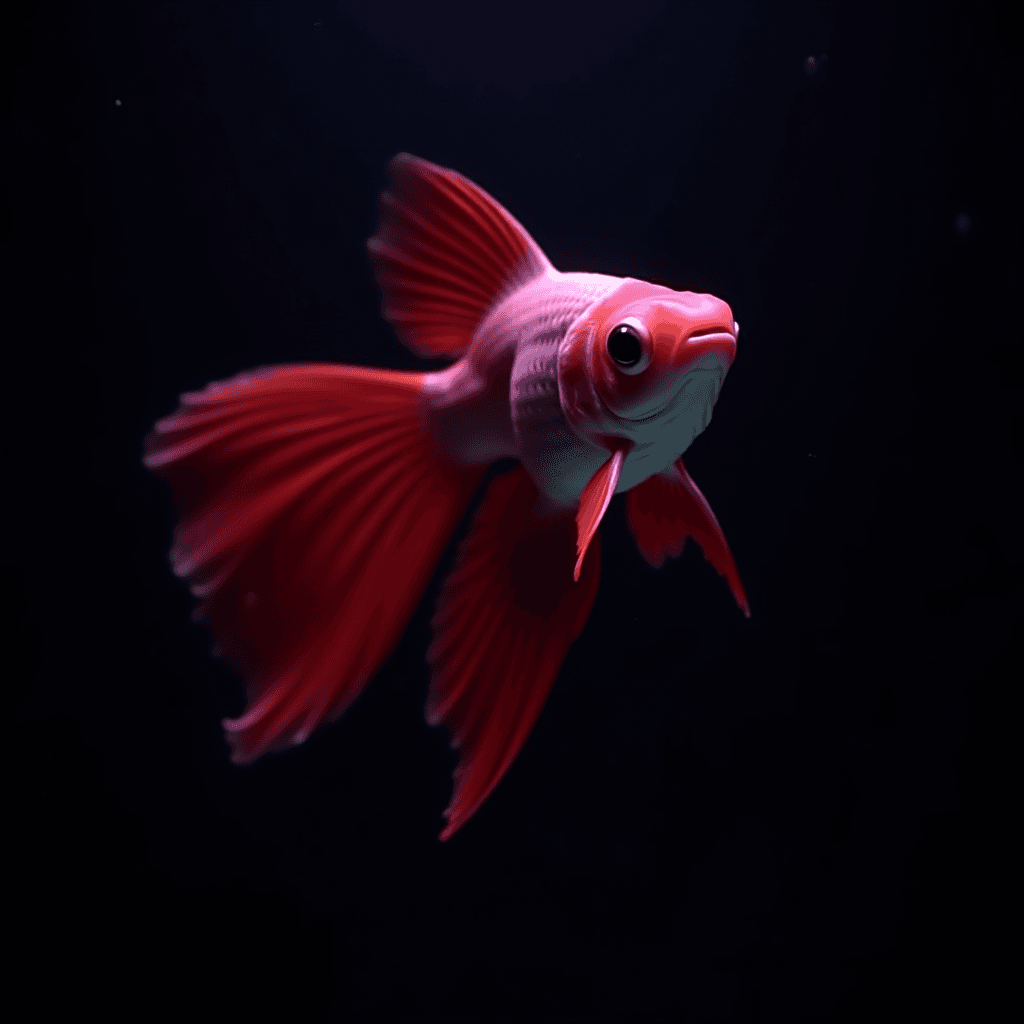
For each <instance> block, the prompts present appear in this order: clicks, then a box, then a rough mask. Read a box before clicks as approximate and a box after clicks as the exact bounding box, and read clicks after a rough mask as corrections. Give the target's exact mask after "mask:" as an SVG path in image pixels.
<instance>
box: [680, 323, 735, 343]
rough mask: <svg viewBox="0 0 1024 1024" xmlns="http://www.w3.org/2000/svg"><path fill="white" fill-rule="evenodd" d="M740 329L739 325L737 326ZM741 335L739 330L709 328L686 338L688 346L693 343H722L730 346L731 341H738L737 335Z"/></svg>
mask: <svg viewBox="0 0 1024 1024" xmlns="http://www.w3.org/2000/svg"><path fill="white" fill-rule="evenodd" d="M736 327H737V328H739V324H736ZM738 333H739V331H738V330H736V331H732V330H730V329H729V328H728V327H709V328H707V329H706V330H701V331H694V332H693V334H688V335H687V336H686V344H687V345H688V344H689V343H690V342H691V341H720V342H724V343H725V344H728V343H729V342H730V341H732V342H735V341H736V335H737V334H738Z"/></svg>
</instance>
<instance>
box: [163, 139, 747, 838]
mask: <svg viewBox="0 0 1024 1024" xmlns="http://www.w3.org/2000/svg"><path fill="white" fill-rule="evenodd" d="M388 170H389V178H388V185H387V189H386V191H384V192H383V193H382V195H381V205H380V219H379V222H378V227H377V229H376V233H375V234H374V235H373V237H371V238H370V239H369V240H368V242H367V248H368V252H369V257H370V259H371V261H372V264H373V268H374V271H375V275H376V279H377V282H378V285H379V287H380V290H381V293H382V296H383V302H382V307H381V311H382V315H383V317H384V319H385V320H386V321H387V322H388V323H389V324H390V325H391V326H392V327H393V329H394V331H395V332H396V334H397V336H398V338H399V340H400V341H401V342H402V343H403V344H404V345H405V346H406V347H407V348H408V349H410V350H411V351H412V352H413V353H415V354H416V355H418V356H420V357H422V358H424V359H434V360H435V365H436V364H437V362H440V363H442V365H443V368H442V369H439V370H430V371H427V370H424V371H410V370H386V369H376V368H370V367H359V366H347V365H341V364H334V363H292V364H284V365H273V366H264V367H260V368H256V369H253V370H250V371H246V372H243V373H240V374H238V375H237V376H235V377H232V378H231V379H228V380H224V381H217V382H213V383H211V384H209V385H208V386H206V387H205V388H204V389H202V390H200V391H195V392H186V393H184V394H182V395H181V396H180V400H179V405H178V407H177V409H176V410H175V411H174V412H173V413H172V414H170V415H169V416H167V417H165V418H163V419H161V420H159V421H157V422H156V424H155V426H154V428H153V430H152V431H151V433H150V434H149V435H148V436H147V437H146V439H145V441H144V457H143V462H144V464H145V465H146V466H147V467H148V468H149V469H150V470H152V471H153V472H154V473H156V474H157V475H158V476H159V477H160V478H161V479H163V480H164V481H165V482H166V485H167V487H168V489H169V490H170V492H171V496H172V498H173V501H174V506H175V515H176V525H175V529H174V541H173V546H172V548H171V552H170V562H171V567H172V570H173V572H174V573H175V574H176V575H177V576H179V577H181V578H182V579H184V580H186V581H188V583H189V585H190V589H191V592H192V594H193V595H194V596H195V598H197V599H198V604H197V606H196V608H195V611H194V613H193V618H194V619H195V620H196V621H198V622H201V623H203V624H204V625H205V626H206V627H207V628H208V629H209V631H210V633H211V634H212V636H213V639H214V648H213V653H214V655H216V656H219V657H221V658H222V659H224V661H225V662H226V663H228V664H229V665H230V666H231V667H232V668H233V669H234V670H235V671H236V672H237V673H238V674H239V675H240V676H241V677H242V680H243V681H244V684H245V689H246V705H245V708H244V710H243V712H242V713H241V714H240V715H238V716H237V717H227V718H224V719H223V721H222V726H223V728H224V732H225V737H226V740H227V743H228V745H229V746H230V749H231V760H232V761H233V762H235V763H236V764H248V763H251V762H252V761H255V760H256V759H257V758H259V757H261V756H262V755H264V754H266V753H268V752H270V751H279V750H284V749H287V748H289V747H293V746H297V745H299V744H302V743H303V742H304V741H305V740H306V739H307V738H308V737H309V736H310V735H311V733H313V732H314V730H317V729H318V728H320V727H321V726H324V725H326V724H327V723H329V722H333V721H336V720H337V719H338V718H340V717H341V715H343V714H344V712H345V711H346V710H347V709H348V708H349V707H350V706H351V705H352V703H353V701H354V700H355V699H356V698H357V697H358V696H359V695H360V694H361V693H362V692H363V690H364V689H365V687H366V686H367V684H368V683H369V682H370V681H371V680H372V679H373V677H374V676H375V675H376V674H377V673H378V671H379V670H380V668H381V667H382V665H383V664H384V662H385V661H386V660H387V658H388V657H389V656H390V655H391V653H392V652H393V650H394V648H395V647H396V645H397V643H398V641H399V640H400V638H401V636H402V634H403V633H404V631H405V629H406V627H407V625H408V623H409V620H410V618H411V617H412V614H413V612H414V611H415V609H416V607H417V606H418V604H419V602H420V601H421V600H422V598H423V595H424V593H425V591H426V589H427V587H428V585H429V583H430V580H431V578H432V577H433V574H434V573H435V571H436V569H437V567H438V565H439V563H440V561H441V559H442V557H443V556H444V554H445V552H446V550H447V548H448V545H449V544H450V542H451V540H452V538H453V536H454V535H455V533H456V531H457V530H458V528H459V526H460V524H462V523H463V520H464V519H465V517H466V516H467V514H468V513H469V512H470V509H471V506H472V505H473V502H474V498H475V497H476V496H477V495H478V492H479V491H480V489H481V486H482V484H483V483H484V482H485V480H486V479H487V477H488V471H489V469H490V467H492V466H493V465H494V464H495V463H499V462H501V461H502V460H516V462H515V464H514V466H513V467H512V468H510V469H508V470H507V471H505V472H497V473H492V474H491V479H490V481H489V483H488V486H487V488H486V490H485V491H484V493H483V496H482V497H480V498H479V500H478V503H477V505H476V507H475V511H473V512H472V515H471V516H470V519H469V526H468V533H466V535H465V538H464V539H463V540H461V541H460V543H459V545H458V546H457V548H456V551H455V557H454V564H453V568H452V569H451V572H450V573H449V575H448V576H447V578H446V579H445V580H444V581H443V582H442V583H441V585H440V592H439V596H438V600H437V605H436V610H435V614H434V616H433V619H432V623H431V626H432V640H431V642H430V645H429V647H428V650H427V653H426V661H427V663H428V665H429V669H430V682H429V685H428V690H427V701H426V709H425V716H426V721H427V723H428V724H429V725H431V726H444V727H445V728H446V729H447V730H448V733H449V734H450V737H451V747H452V748H453V749H454V750H456V751H457V752H458V764H457V766H456V768H455V770H454V774H453V790H452V797H451V800H450V802H449V805H448V807H447V808H446V809H445V811H444V813H443V817H444V820H445V825H444V827H443V829H442V831H441V833H440V836H439V838H440V839H441V840H442V841H445V840H447V839H450V838H451V837H452V836H453V835H454V834H455V833H456V832H457V831H459V829H461V828H462V827H463V826H464V825H465V824H466V822H467V821H468V820H469V819H470V818H471V817H472V816H473V815H474V814H475V813H476V812H477V811H478V810H479V809H480V807H481V805H482V804H483V803H484V801H485V800H486V799H487V798H488V797H489V796H490V794H491V793H492V792H493V790H494V788H495V786H497V784H498V782H499V781H500V780H501V778H502V777H503V776H504V775H505V773H506V772H507V771H508V769H509V767H510V766H511V764H512V762H513V761H514V760H515V758H516V756H517V755H518V754H519V752H520V750H521V749H522V747H523V744H524V743H525V742H526V739H527V737H528V736H529V734H530V732H531V730H532V729H533V726H534V724H535V723H536V721H537V719H538V716H539V715H540V712H541V709H542V708H543V706H544V704H545V702H546V700H547V698H548V695H549V693H550V691H551V688H552V686H553V684H554V681H555V678H556V677H557V675H558V673H559V671H560V669H561V667H562V664H563V662H564V660H565V658H566V655H567V653H568V650H569V648H570V646H571V645H572V644H573V643H574V641H575V640H576V639H577V638H578V637H579V636H580V634H581V633H582V631H583V628H584V625H585V624H586V622H587V619H588V616H589V615H590V612H591V609H592V607H593V605H594V601H595V598H596V595H597V590H598V581H599V577H600V572H601V543H600V533H599V530H598V527H599V524H600V522H601V520H602V518H603V516H604V515H605V513H606V511H607V509H608V506H609V503H610V501H611V499H612V497H613V496H614V495H615V494H620V493H624V494H625V495H626V498H625V501H626V520H627V523H628V527H629V530H630V532H631V533H632V535H633V537H634V539H635V541H636V544H637V547H638V549H639V552H640V555H641V556H642V557H643V558H644V559H645V560H646V561H647V562H648V563H649V564H650V565H652V566H654V567H655V568H659V567H661V566H662V565H663V564H664V562H665V560H666V558H668V557H678V556H679V555H680V554H681V552H682V550H683V548H684V545H685V543H686V541H687V540H688V539H690V538H692V539H693V540H694V541H695V543H696V544H697V545H698V546H699V548H700V549H701V551H702V552H703V554H704V556H705V558H706V559H707V560H708V561H709V562H710V564H711V565H712V566H713V567H714V568H715V569H716V570H717V572H718V573H719V574H720V575H721V576H723V577H724V579H725V581H726V583H727V585H728V587H729V589H730V590H731V593H732V595H733V598H734V600H735V601H736V604H737V605H738V607H739V609H740V611H741V612H742V613H743V615H745V616H746V617H748V618H749V617H750V605H749V602H748V600H747V595H746V592H745V591H744V588H743V583H742V581H741V579H740V574H739V572H738V570H737V568H736V563H735V561H734V559H733V556H732V553H731V551H730V549H729V545H728V543H727V541H726V539H725V535H724V533H723V531H722V529H721V527H720V526H719V523H718V520H717V519H716V518H715V515H714V513H713V512H712V510H711V508H710V506H709V505H708V503H707V501H706V500H705V498H704V496H703V495H702V494H701V492H700V490H699V488H698V487H697V485H696V484H695V483H694V481H693V479H692V478H691V477H690V475H689V473H688V472H687V470H686V467H685V465H684V464H683V460H682V456H683V454H684V453H685V452H686V450H687V449H688V448H689V446H690V445H691V443H692V442H693V440H694V439H695V438H696V437H697V435H698V434H700V433H701V432H702V431H703V430H705V429H706V428H707V426H708V424H709V423H710V421H711V414H712V409H713V407H714V405H715V402H716V401H717V399H718V395H719V392H720V391H721V387H722V383H723V381H724V379H725V375H726V373H727V372H728V370H729V368H730V366H731V365H732V363H733V361H734V359H735V357H736V345H737V338H738V334H739V325H738V324H737V323H736V321H735V320H734V319H733V314H732V310H731V308H730V307H729V305H728V304H727V303H726V302H724V301H723V300H721V299H719V298H716V297H715V296H712V295H707V294H702V293H695V292H689V291H674V290H672V289H670V288H668V287H666V286H663V285H658V284H651V283H648V282H646V281H641V280H638V279H635V278H629V277H625V278H620V277H613V276H609V275H606V274H590V273H576V272H564V273H563V272H560V271H558V270H556V269H555V268H554V266H553V265H552V264H551V262H550V261H549V260H548V258H547V257H546V256H545V254H544V253H543V251H542V250H541V249H540V247H539V246H538V245H537V243H536V242H535V241H534V240H533V238H532V237H531V236H530V235H529V234H528V233H527V231H526V229H525V228H524V227H523V226H522V225H521V224H520V223H519V222H518V221H517V220H516V219H515V218H514V217H513V216H512V215H511V214H510V213H509V212H508V211H507V210H506V209H505V208H504V207H503V206H502V205H501V204H500V203H499V202H498V201H497V200H495V199H494V198H493V197H492V196H490V195H489V194H488V193H487V192H485V191H484V190H483V189H482V188H480V187H479V186H477V185H475V184H474V183H473V182H471V181H470V180H469V179H467V178H465V177H463V176H462V175H460V174H458V173H457V172H455V171H453V170H450V169H448V168H445V167H441V166H439V165H437V164H433V163H431V162H429V161H427V160H424V159H421V158H419V157H415V156H412V155H410V154H408V153H400V154H398V155H397V156H396V157H394V158H393V159H392V160H391V162H390V164H389V168H388ZM445 364H446V365H445Z"/></svg>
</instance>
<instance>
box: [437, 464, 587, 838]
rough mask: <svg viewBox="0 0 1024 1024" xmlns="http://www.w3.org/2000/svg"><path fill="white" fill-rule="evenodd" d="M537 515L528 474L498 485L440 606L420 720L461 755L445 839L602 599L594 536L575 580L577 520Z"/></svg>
mask: <svg viewBox="0 0 1024 1024" xmlns="http://www.w3.org/2000/svg"><path fill="white" fill-rule="evenodd" d="M537 510H538V494H537V489H536V487H535V486H534V484H533V481H531V480H530V478H529V476H528V475H527V473H526V471H525V470H524V469H522V468H519V469H515V470H513V471H512V472H510V473H506V474H505V475H504V476H500V477H498V478H497V479H495V481H494V482H493V483H492V484H491V487H490V489H489V490H488V492H487V494H486V496H485V497H484V500H483V503H482V505H481V506H480V509H479V511H478V512H477V514H476V518H475V520H474V522H473V527H472V531H471V532H470V534H469V536H468V537H467V538H466V540H465V542H464V543H463V544H462V547H461V549H460V550H459V555H458V561H457V563H456V567H455V569H454V571H453V572H452V574H451V576H450V577H449V578H448V579H447V580H446V581H445V584H444V587H443V588H442V591H441V596H440V599H439V601H438V608H437V614H436V616H435V618H434V632H435V638H434V642H433V643H432V644H431V646H430V650H429V652H428V654H427V657H428V659H429V661H430V663H431V665H432V667H433V678H432V680H431V683H430V693H429V696H428V698H427V721H428V722H429V723H430V724H431V725H437V724H439V723H441V722H444V723H445V725H447V726H448V729H449V731H450V732H451V733H452V736H453V739H452V746H453V747H454V748H456V749H458V750H459V751H460V759H459V766H458V768H457V769H456V771H455V792H454V794H453V795H452V800H451V803H450V804H449V805H448V809H447V810H446V811H445V812H444V813H445V817H446V818H447V820H448V824H447V826H446V827H445V829H444V831H443V832H442V833H441V839H442V840H444V839H448V838H450V837H451V836H452V835H454V833H455V832H457V831H458V830H459V829H460V828H461V827H462V826H463V825H464V824H465V823H466V821H468V820H469V818H470V817H472V815H473V814H474V813H475V812H476V811H477V809H478V808H479V807H480V805H481V804H482V803H483V802H484V801H485V800H486V799H487V797H488V796H489V795H490V793H491V790H493V789H494V787H495V786H496V785H497V784H498V782H499V780H500V779H501V777H502V776H503V775H504V774H505V772H506V771H507V770H508V767H509V765H511V763H512V762H513V760H514V759H515V757H516V755H517V754H518V753H519V751H520V749H521V748H522V746H523V743H525V741H526V737H527V736H528V735H529V733H530V730H531V729H532V728H533V726H534V723H535V722H536V720H537V716H538V715H539V714H540V711H541V708H542V707H543V706H544V702H545V701H546V700H547V697H548V694H549V693H550V691H551V686H552V684H553V683H554V681H555V676H556V675H557V674H558V671H559V669H560V668H561V666H562V662H563V661H564V660H565V655H566V653H567V652H568V650H569V647H570V645H571V644H572V642H573V641H574V640H575V639H576V637H578V636H579V635H580V633H581V632H582V631H583V627H584V625H585V624H586V621H587V617H588V616H589V615H590V609H591V608H592V607H593V604H594V599H595V597H596V596H597V585H598V580H599V579H600V575H601V545H600V538H598V539H597V542H595V543H594V544H592V545H591V555H590V557H589V558H588V559H587V561H586V565H585V566H584V569H583V576H582V579H581V580H580V582H579V584H576V583H574V582H573V578H572V567H573V532H574V530H573V521H572V518H571V517H569V516H562V517H560V518H557V519H544V518H542V517H541V516H539V515H538V511H537Z"/></svg>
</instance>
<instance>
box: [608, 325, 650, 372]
mask: <svg viewBox="0 0 1024 1024" xmlns="http://www.w3.org/2000/svg"><path fill="white" fill-rule="evenodd" d="M608 355H610V356H611V357H612V359H614V360H615V362H616V363H618V364H619V366H636V364H637V363H639V362H640V357H641V356H642V355H643V347H642V346H641V344H640V339H639V338H638V337H637V336H636V332H635V331H633V330H631V329H630V328H629V327H627V326H626V325H625V324H622V325H621V326H619V327H616V328H615V330H613V331H612V333H611V334H609V335H608Z"/></svg>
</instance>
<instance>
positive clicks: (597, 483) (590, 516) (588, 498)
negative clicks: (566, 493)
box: [573, 448, 626, 580]
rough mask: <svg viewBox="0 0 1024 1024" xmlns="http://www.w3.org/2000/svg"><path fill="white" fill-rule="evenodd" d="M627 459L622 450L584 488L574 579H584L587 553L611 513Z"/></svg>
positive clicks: (578, 522) (578, 524) (578, 526)
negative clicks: (584, 563) (589, 545)
mask: <svg viewBox="0 0 1024 1024" xmlns="http://www.w3.org/2000/svg"><path fill="white" fill-rule="evenodd" d="M625 459H626V453H625V451H624V450H623V449H621V448H620V449H619V450H618V451H617V452H615V454H614V455H613V456H612V457H611V458H610V459H609V460H608V461H607V462H606V463H605V464H604V465H603V466H602V467H601V468H600V469H599V470H598V471H597V472H596V473H595V474H594V475H593V476H592V477H591V478H590V482H589V483H588V484H587V486H586V487H584V488H583V493H582V494H581V495H580V507H579V511H578V512H577V513H576V569H575V571H574V573H573V578H574V579H577V580H578V579H579V578H580V567H581V566H582V565H583V559H584V556H585V555H586V553H587V545H588V544H589V543H590V541H591V539H592V538H593V536H594V534H595V533H597V528H598V526H600V525H601V519H602V517H603V516H604V514H605V512H607V511H608V504H609V502H610V501H611V500H612V495H613V494H614V493H615V488H616V487H618V485H619V477H620V476H621V475H622V463H623V462H624V461H625Z"/></svg>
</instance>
